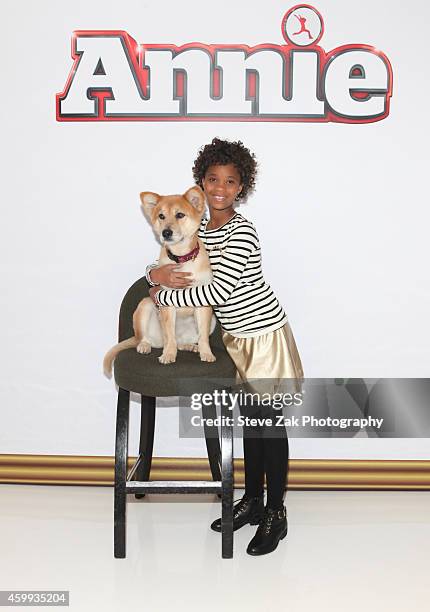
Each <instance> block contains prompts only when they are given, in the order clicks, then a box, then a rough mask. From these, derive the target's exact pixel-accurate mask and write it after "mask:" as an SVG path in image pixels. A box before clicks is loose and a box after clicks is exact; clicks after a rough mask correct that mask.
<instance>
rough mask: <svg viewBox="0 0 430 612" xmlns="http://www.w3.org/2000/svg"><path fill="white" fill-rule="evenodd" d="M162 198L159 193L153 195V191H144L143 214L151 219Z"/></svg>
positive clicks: (142, 200) (141, 199)
mask: <svg viewBox="0 0 430 612" xmlns="http://www.w3.org/2000/svg"><path fill="white" fill-rule="evenodd" d="M160 198H161V196H159V195H158V193H153V192H152V191H142V193H141V194H140V201H141V202H142V208H143V212H144V213H145V215H146V216H147V217H148V218H150V217H151V213H152V211H153V210H154V208H155V207H156V206H157V204H158V202H159V200H160Z"/></svg>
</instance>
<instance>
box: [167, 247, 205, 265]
mask: <svg viewBox="0 0 430 612" xmlns="http://www.w3.org/2000/svg"><path fill="white" fill-rule="evenodd" d="M166 250H167V257H168V258H169V259H171V260H172V261H175V262H176V263H178V264H180V263H185V262H186V261H190V259H195V258H196V257H197V255H198V254H199V251H200V246H199V243H197V246H196V248H195V249H193V250H192V251H190V252H189V253H187V254H186V255H174V254H173V253H172V251H169V249H166Z"/></svg>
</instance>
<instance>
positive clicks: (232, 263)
mask: <svg viewBox="0 0 430 612" xmlns="http://www.w3.org/2000/svg"><path fill="white" fill-rule="evenodd" d="M258 248H260V245H259V242H258V236H257V232H256V231H255V228H254V226H253V225H252V223H249V222H247V223H241V224H240V225H238V226H236V228H235V229H234V230H233V231H232V232H231V234H230V237H229V239H228V241H227V243H226V245H225V247H224V248H223V250H222V254H221V259H220V261H219V263H218V266H217V270H216V272H214V275H213V281H212V282H211V283H209V284H207V285H199V286H197V287H191V288H190V289H180V290H170V289H168V290H166V289H163V290H161V291H158V293H157V295H156V299H157V301H158V302H159V304H160V305H162V306H177V307H181V306H220V305H221V304H225V303H226V302H227V301H228V299H229V297H230V295H231V294H232V293H233V290H234V288H235V287H236V285H237V283H238V282H239V280H240V278H241V276H242V274H243V271H244V269H245V267H246V264H247V263H248V259H249V257H250V255H251V253H252V252H253V251H255V250H256V249H258Z"/></svg>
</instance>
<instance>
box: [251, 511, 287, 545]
mask: <svg viewBox="0 0 430 612" xmlns="http://www.w3.org/2000/svg"><path fill="white" fill-rule="evenodd" d="M287 531H288V522H287V512H286V510H285V506H282V507H281V508H279V509H278V510H273V509H272V508H268V507H266V509H265V511H264V517H263V520H262V521H261V523H260V524H259V526H258V527H257V532H256V534H255V536H254V537H253V538H252V540H251V541H250V543H249V544H248V548H247V549H246V552H247V553H248V555H266V554H267V553H270V552H272V551H273V550H275V548H276V547H277V546H278V544H279V540H282V539H283V538H285V536H286V535H287Z"/></svg>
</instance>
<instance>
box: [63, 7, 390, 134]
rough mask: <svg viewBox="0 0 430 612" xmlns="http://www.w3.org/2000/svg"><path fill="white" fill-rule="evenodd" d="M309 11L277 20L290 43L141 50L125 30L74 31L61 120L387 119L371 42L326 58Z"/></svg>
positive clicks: (379, 59) (382, 62)
mask: <svg viewBox="0 0 430 612" xmlns="http://www.w3.org/2000/svg"><path fill="white" fill-rule="evenodd" d="M323 33H324V23H323V19H322V17H321V15H320V14H319V12H318V11H317V10H316V9H315V8H313V7H312V6H309V5H306V4H301V5H298V6H295V7H293V8H291V9H290V10H289V11H288V12H287V13H286V14H285V16H284V18H283V20H282V35H283V37H284V40H285V42H286V44H283V45H276V44H271V43H266V44H261V45H256V46H254V47H249V46H248V45H243V44H232V45H225V44H223V45H216V44H211V45H206V44H203V43H188V44H185V45H182V46H180V47H177V46H176V45H171V44H165V45H160V44H156V45H155V44H154V45H152V44H147V43H143V44H140V45H139V44H137V43H136V41H134V40H133V38H132V37H131V36H130V35H129V34H127V32H123V31H116V30H112V31H111V30H109V31H98V30H95V31H93V30H91V31H87V30H83V31H76V32H74V33H73V37H72V57H73V59H74V64H73V66H72V69H71V72H70V75H69V77H68V79H67V83H66V86H65V88H64V91H62V92H61V93H59V94H57V120H58V121H320V122H322V121H335V122H339V123H369V122H372V121H379V120H381V119H384V118H385V117H387V115H388V113H389V108H390V97H391V92H392V80H393V77H392V70H391V65H390V62H389V61H388V59H387V57H386V56H385V55H384V53H382V52H381V51H379V50H376V49H375V48H374V47H372V46H370V45H363V44H349V45H343V46H341V47H337V48H336V49H333V50H332V51H329V52H325V51H324V49H322V48H321V47H320V46H319V44H318V43H319V41H320V39H321V37H322V36H323Z"/></svg>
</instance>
